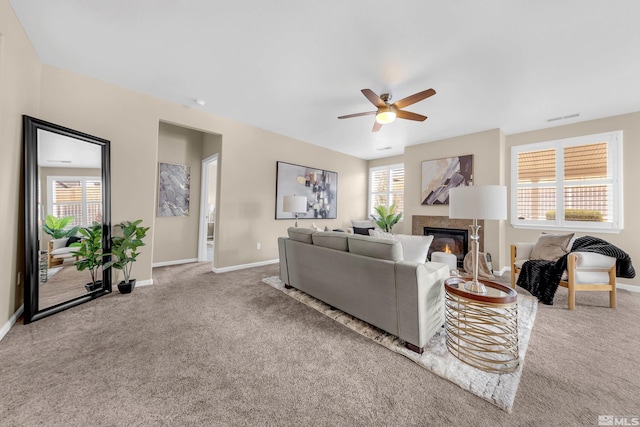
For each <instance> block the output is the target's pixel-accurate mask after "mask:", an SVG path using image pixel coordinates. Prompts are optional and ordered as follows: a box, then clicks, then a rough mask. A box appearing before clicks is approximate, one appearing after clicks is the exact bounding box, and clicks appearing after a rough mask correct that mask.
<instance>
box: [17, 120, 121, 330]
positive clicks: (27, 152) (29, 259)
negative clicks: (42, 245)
mask: <svg viewBox="0 0 640 427" xmlns="http://www.w3.org/2000/svg"><path fill="white" fill-rule="evenodd" d="M22 119H23V121H22V123H23V147H24V272H25V275H24V323H25V324H27V323H31V322H33V321H36V320H39V319H42V318H43V317H46V316H50V315H52V314H54V313H58V312H60V311H62V310H66V309H68V308H71V307H74V306H76V305H79V304H82V303H84V302H87V301H90V300H92V299H95V298H97V297H99V296H102V295H105V294H108V293H111V269H106V270H103V271H102V283H103V287H102V289H101V290H98V291H95V292H92V293H89V294H87V295H82V296H80V297H78V298H74V299H71V300H69V301H66V302H63V303H60V304H56V305H53V306H51V307H47V308H45V309H43V310H40V309H39V307H38V297H39V283H40V279H39V277H40V275H39V270H40V254H39V248H38V233H39V229H38V207H37V197H38V129H42V130H46V131H49V132H53V133H57V134H60V135H64V136H68V137H70V138H75V139H79V140H81V141H85V142H89V143H91V144H96V145H98V146H100V148H101V154H102V249H103V252H104V253H109V252H111V158H110V147H109V144H110V142H109V141H107V140H106V139H102V138H98V137H95V136H92V135H88V134H86V133H82V132H78V131H75V130H73V129H69V128H66V127H63V126H59V125H56V124H53V123H49V122H45V121H44V120H40V119H36V118H34V117H29V116H22ZM109 258H110V257H105V262H107V261H109Z"/></svg>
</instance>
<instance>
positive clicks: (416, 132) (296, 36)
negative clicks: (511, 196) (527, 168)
mask: <svg viewBox="0 0 640 427" xmlns="http://www.w3.org/2000/svg"><path fill="white" fill-rule="evenodd" d="M11 4H12V6H13V8H14V10H15V11H16V13H17V15H18V18H19V19H20V21H21V22H22V25H23V26H24V28H25V30H26V32H27V34H28V35H29V38H30V39H31V41H32V43H33V45H34V47H35V49H36V50H37V52H38V54H39V55H40V58H41V59H42V61H43V62H44V63H46V64H50V65H54V66H57V67H60V68H64V69H68V70H71V71H74V72H77V73H81V74H85V75H88V76H92V77H95V78H97V79H100V80H104V81H108V82H111V83H115V84H117V85H120V86H124V87H127V88H130V89H133V90H136V91H140V92H144V93H148V94H151V95H154V96H157V97H159V98H163V99H167V100H170V101H173V102H176V103H179V104H184V105H188V106H190V107H193V108H200V109H203V110H206V111H208V112H211V113H213V114H216V115H220V116H225V117H228V118H230V119H233V120H236V121H239V122H242V123H246V124H250V125H253V126H257V127H259V128H263V129H267V130H270V131H273V132H277V133H279V134H282V135H287V136H290V137H293V138H297V139H300V140H303V141H307V142H309V143H312V144H316V145H320V146H324V147H327V148H330V149H333V150H336V151H341V152H344V153H347V154H351V155H353V156H357V157H360V158H363V159H373V158H378V157H387V156H391V155H396V154H401V153H402V152H403V149H404V147H405V146H409V145H413V144H420V143H424V142H429V141H435V140H439V139H443V138H447V137H453V136H457V135H464V134H468V133H473V132H478V131H483V130H488V129H494V128H501V129H503V130H504V131H505V132H506V133H507V134H511V133H516V132H522V131H527V130H534V129H540V128H545V127H551V126H557V125H560V124H567V123H574V122H577V121H584V120H590V119H594V118H599V117H605V116H611V115H616V114H622V113H627V112H633V111H640V78H639V76H640V25H638V17H639V16H640V1H637V0H615V1H611V0H538V1H533V0H483V1H478V0H451V1H443V0H402V1H396V2H389V1H379V0H324V1H315V2H310V1H301V0H269V1H263V0H245V1H228V0H225V1H219V0H135V1H132V0H109V1H98V0H92V1H87V0H84V1H78V0H56V1H51V0H11ZM363 88H369V89H371V90H373V91H374V92H376V93H378V94H380V93H383V92H388V91H390V92H391V93H392V94H393V100H399V99H401V98H404V97H406V96H408V95H411V94H413V93H415V92H419V91H422V90H424V89H428V88H434V89H435V90H436V92H437V94H436V95H435V96H433V97H431V98H428V99H426V100H424V101H421V102H420V103H417V104H414V105H412V106H410V107H407V108H406V110H408V111H413V112H416V113H419V114H423V115H426V116H428V117H429V119H428V120H427V121H425V122H412V121H407V120H397V121H396V122H395V123H393V124H391V125H387V126H383V128H382V130H381V131H380V132H378V133H372V132H371V127H372V126H373V121H374V118H373V116H365V117H359V118H352V119H345V120H338V119H337V117H338V116H340V115H345V114H351V113H358V112H363V111H372V110H374V108H373V106H372V105H371V104H370V103H369V101H367V99H366V98H365V97H364V96H363V95H362V94H361V93H360V90H361V89H363ZM198 98H199V99H203V100H205V101H206V105H205V106H204V107H200V106H198V105H196V104H195V103H194V102H193V101H194V100H195V99H198ZM575 113H579V114H580V115H579V117H577V118H572V119H565V120H561V121H554V122H547V120H548V119H550V118H556V117H563V116H568V115H572V114H575ZM383 147H392V148H391V149H389V150H386V151H378V149H380V148H383Z"/></svg>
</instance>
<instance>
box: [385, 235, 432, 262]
mask: <svg viewBox="0 0 640 427" xmlns="http://www.w3.org/2000/svg"><path fill="white" fill-rule="evenodd" d="M393 236H394V237H395V239H396V240H398V241H399V242H400V243H402V250H403V252H404V260H405V261H414V262H418V263H424V262H426V261H427V255H429V246H431V242H432V241H433V236H411V235H408V234H394V235H393Z"/></svg>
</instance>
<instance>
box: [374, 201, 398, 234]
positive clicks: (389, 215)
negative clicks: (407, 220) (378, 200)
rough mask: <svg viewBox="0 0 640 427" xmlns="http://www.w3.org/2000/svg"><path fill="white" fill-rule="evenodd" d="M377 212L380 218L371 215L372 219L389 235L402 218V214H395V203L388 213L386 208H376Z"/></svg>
mask: <svg viewBox="0 0 640 427" xmlns="http://www.w3.org/2000/svg"><path fill="white" fill-rule="evenodd" d="M375 210H376V212H377V213H378V216H377V217H376V216H375V215H371V218H372V219H373V220H374V221H375V222H376V224H378V227H380V228H381V229H383V230H384V231H386V232H388V233H391V229H392V228H393V226H394V225H396V223H397V222H398V221H400V219H401V218H402V212H400V213H399V214H397V215H396V214H395V211H396V205H395V203H394V204H392V205H391V207H389V210H388V211H387V207H386V206H376V207H375Z"/></svg>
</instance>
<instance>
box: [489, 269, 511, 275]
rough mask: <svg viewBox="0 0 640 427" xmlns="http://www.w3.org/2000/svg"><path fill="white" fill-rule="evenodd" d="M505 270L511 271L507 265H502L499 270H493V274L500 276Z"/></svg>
mask: <svg viewBox="0 0 640 427" xmlns="http://www.w3.org/2000/svg"><path fill="white" fill-rule="evenodd" d="M507 271H508V272H511V269H510V268H509V267H502V268H501V269H500V270H499V271H496V270H493V274H495V275H496V276H502V275H503V274H504V273H506V272H507Z"/></svg>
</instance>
